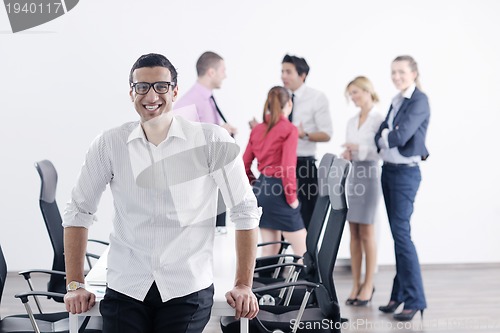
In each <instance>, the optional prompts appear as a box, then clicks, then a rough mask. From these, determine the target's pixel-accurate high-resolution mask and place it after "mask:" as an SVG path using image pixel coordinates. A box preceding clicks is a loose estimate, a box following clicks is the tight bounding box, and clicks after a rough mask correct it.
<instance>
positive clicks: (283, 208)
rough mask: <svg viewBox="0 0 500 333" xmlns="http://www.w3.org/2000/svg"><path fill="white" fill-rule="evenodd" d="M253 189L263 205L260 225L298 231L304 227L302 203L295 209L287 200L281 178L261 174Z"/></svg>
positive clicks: (260, 204) (274, 228) (261, 205)
mask: <svg viewBox="0 0 500 333" xmlns="http://www.w3.org/2000/svg"><path fill="white" fill-rule="evenodd" d="M253 190H254V193H255V196H256V197H257V201H258V203H259V206H260V207H262V216H261V218H260V223H259V227H261V228H267V229H273V230H281V231H298V230H300V229H303V228H304V221H303V220H302V216H301V215H300V205H299V207H297V208H295V209H293V208H292V207H290V205H289V204H288V203H287V202H286V198H285V191H284V189H283V183H282V182H281V178H274V177H266V176H264V175H260V177H259V179H258V180H256V181H255V183H254V185H253Z"/></svg>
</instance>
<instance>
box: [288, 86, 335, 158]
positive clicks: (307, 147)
mask: <svg viewBox="0 0 500 333" xmlns="http://www.w3.org/2000/svg"><path fill="white" fill-rule="evenodd" d="M293 94H294V98H293V116H292V117H293V118H292V120H293V124H294V125H295V126H297V127H298V126H299V124H300V123H302V127H303V128H304V131H305V132H307V133H313V132H325V133H326V134H328V135H329V136H330V137H331V136H332V134H333V128H332V119H331V117H330V108H329V107H328V99H327V98H326V96H325V94H323V93H322V92H321V91H319V90H316V89H313V88H310V87H308V86H306V85H305V84H303V85H302V86H300V88H299V89H297V90H295V91H294V92H293ZM315 154H316V142H312V141H309V140H299V144H298V146H297V156H314V155H315Z"/></svg>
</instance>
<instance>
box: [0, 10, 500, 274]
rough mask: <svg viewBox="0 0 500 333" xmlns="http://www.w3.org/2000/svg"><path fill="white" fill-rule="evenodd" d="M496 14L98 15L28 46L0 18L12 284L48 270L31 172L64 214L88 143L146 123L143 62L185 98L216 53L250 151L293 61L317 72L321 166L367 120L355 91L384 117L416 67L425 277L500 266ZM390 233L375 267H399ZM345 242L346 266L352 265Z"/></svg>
mask: <svg viewBox="0 0 500 333" xmlns="http://www.w3.org/2000/svg"><path fill="white" fill-rule="evenodd" d="M499 9H500V2H497V1H495V0H491V1H486V0H475V1H472V0H471V1H463V0H462V1H458V0H443V1H430V0H421V1H417V2H415V1H401V0H381V1H371V0H358V1H343V2H333V1H328V0H321V1H308V2H305V1H297V0H274V1H264V0H253V1H251V2H250V1H247V2H241V1H230V0H225V1H205V0H196V1H176V2H173V1H140V2H139V1H130V0H129V1H118V0H113V1H90V0H86V1H80V3H79V4H78V5H77V6H76V7H75V8H74V9H73V10H72V11H71V12H69V13H68V14H66V15H65V16H63V17H60V18H59V19H56V20H54V21H52V22H49V23H47V24H45V25H42V26H39V27H36V28H34V29H31V30H30V31H27V32H24V33H17V34H12V33H10V26H9V24H8V19H7V15H6V13H5V11H4V10H3V9H0V78H1V79H0V100H1V102H0V103H1V104H0V110H1V116H2V120H3V126H2V129H1V130H0V133H1V140H0V145H1V156H2V163H1V172H0V177H1V178H0V184H1V189H2V191H1V199H0V205H1V212H2V214H1V218H0V244H1V245H2V247H3V250H4V253H5V255H6V256H7V259H8V264H9V268H10V270H20V269H24V268H29V267H47V266H49V265H50V263H51V257H52V253H51V247H50V243H49V240H48V237H47V233H46V231H45V227H44V225H43V221H42V217H41V214H40V211H39V208H38V195H39V187H40V183H39V178H38V175H37V173H36V170H35V168H34V167H33V162H34V161H37V160H41V159H50V160H52V161H53V163H54V164H55V166H56V168H57V169H58V171H59V187H58V192H57V200H58V202H59V206H60V208H63V207H64V203H65V202H66V201H67V200H68V198H69V195H70V191H71V188H72V186H73V185H74V182H75V179H76V176H77V174H78V172H79V168H80V166H81V163H82V161H83V157H84V154H85V151H86V150H87V148H88V146H89V144H90V142H91V140H92V139H93V138H94V137H95V136H96V135H97V134H99V133H100V132H101V131H102V130H104V129H108V128H110V127H113V126H116V125H118V124H121V123H123V122H125V121H128V120H135V119H137V116H136V114H135V111H134V109H133V107H132V104H131V103H130V101H129V98H128V86H127V77H128V72H129V69H130V67H131V65H132V64H133V62H134V61H135V60H136V58H137V57H138V56H139V55H141V54H144V53H149V52H160V53H163V54H165V55H166V56H167V57H168V58H169V59H170V60H171V61H172V62H173V63H174V65H176V66H177V68H178V71H179V86H180V89H181V94H182V91H183V90H185V89H187V88H189V87H190V86H191V84H192V83H193V81H194V80H195V69H194V64H195V61H196V59H197V58H198V56H199V55H200V54H201V53H202V52H203V51H205V50H213V51H216V52H218V53H220V54H221V55H223V57H224V58H225V59H226V64H227V68H228V79H227V80H226V81H225V82H224V85H223V88H222V89H221V90H220V91H217V92H216V97H217V101H218V103H219V104H220V107H221V108H222V109H223V111H224V112H225V114H226V115H227V118H229V119H230V120H231V122H233V123H234V124H235V125H236V126H237V127H238V128H239V130H240V133H239V134H238V136H237V139H236V140H237V142H238V143H239V144H240V145H241V146H242V147H244V146H245V144H246V140H247V138H248V134H249V130H248V126H247V121H248V120H249V119H250V118H251V117H252V116H254V115H255V116H257V117H260V114H261V109H262V106H263V103H264V100H265V96H266V93H267V91H268V89H269V88H270V87H271V86H273V85H277V84H280V83H281V82H280V68H281V65H280V63H281V59H282V57H283V55H284V54H285V53H288V52H289V53H291V54H296V55H299V56H303V57H305V58H306V59H307V61H308V62H309V64H310V66H311V72H310V75H309V77H308V79H307V83H308V84H309V85H310V86H311V87H315V88H317V89H320V90H322V91H324V92H325V93H326V94H327V96H328V98H329V100H330V104H331V114H332V118H333V122H334V129H335V134H334V136H333V139H332V141H331V142H329V143H327V144H322V145H321V146H320V154H319V155H321V154H322V153H325V152H333V153H337V154H338V153H339V152H340V145H341V144H342V143H343V140H344V127H345V124H346V121H347V119H348V118H349V117H351V116H352V115H353V114H354V112H355V111H354V109H353V108H352V106H349V105H348V104H347V102H346V100H345V98H344V88H345V85H346V83H347V82H348V81H350V80H351V79H352V78H354V77H355V76H357V75H366V76H368V77H369V78H370V79H371V80H372V81H373V82H374V84H375V87H376V90H377V91H378V93H379V95H380V96H381V99H382V101H381V103H380V110H381V112H383V113H385V112H386V110H387V106H388V104H389V102H390V100H391V98H392V97H393V95H395V94H396V91H395V89H394V87H393V85H392V83H391V80H390V73H389V68H390V63H391V61H392V59H393V58H394V57H396V56H397V55H400V54H410V55H412V56H414V57H415V58H416V60H417V61H418V63H419V65H420V70H421V81H422V85H423V88H424V90H425V92H426V93H427V94H428V96H429V98H430V102H431V113H432V117H431V124H430V129H429V133H428V146H429V150H430V153H431V155H430V158H429V160H428V161H427V162H425V163H422V174H423V181H422V184H421V188H420V191H419V193H418V196H417V202H416V207H415V214H414V215H413V220H412V227H413V236H414V240H415V243H416V245H417V247H418V251H419V255H420V259H421V262H422V263H459V262H460V263H462V262H499V261H500V245H499V242H498V237H499V235H500V218H499V216H500V208H499V207H500V204H499V199H500V196H499V194H498V188H499V187H500V181H499V176H498V174H497V172H496V171H495V170H496V169H497V168H496V167H495V162H494V160H495V155H496V149H498V148H497V146H498V136H497V135H496V134H497V132H496V131H497V127H498V123H499V121H500V116H499V112H500V102H499V99H498V94H499V91H500V79H499V75H498V74H500V65H499V61H498V59H500V48H499V38H498V31H500V21H499V20H498V13H499ZM111 216H112V200H111V198H110V195H109V193H107V194H105V196H104V198H103V201H102V203H101V207H100V210H99V212H98V217H99V221H98V222H97V223H96V224H95V225H94V227H93V228H92V229H91V230H90V234H91V236H92V237H95V238H103V239H105V238H107V234H108V233H109V231H110V230H111V224H110V220H111ZM382 217H383V219H382V220H381V221H380V223H381V225H380V238H379V240H380V251H379V262H380V263H382V264H387V263H393V262H394V254H393V250H392V246H393V243H392V238H391V236H390V233H389V229H388V226H387V221H386V218H385V215H384V214H383V215H382ZM345 235H346V239H345V241H344V242H343V245H342V251H341V254H340V255H341V256H342V257H346V256H347V255H348V252H347V247H346V245H347V242H346V240H348V233H346V234H345ZM31 248H36V252H33V250H31Z"/></svg>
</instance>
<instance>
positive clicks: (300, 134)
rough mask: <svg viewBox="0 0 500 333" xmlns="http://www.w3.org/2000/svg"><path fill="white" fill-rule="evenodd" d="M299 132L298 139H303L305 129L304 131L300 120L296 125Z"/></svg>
mask: <svg viewBox="0 0 500 333" xmlns="http://www.w3.org/2000/svg"><path fill="white" fill-rule="evenodd" d="M297 129H298V132H299V139H303V138H304V137H305V136H306V131H304V126H302V122H300V124H299V126H297Z"/></svg>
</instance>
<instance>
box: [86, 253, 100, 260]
mask: <svg viewBox="0 0 500 333" xmlns="http://www.w3.org/2000/svg"><path fill="white" fill-rule="evenodd" d="M85 256H86V257H87V258H88V257H90V258H94V259H99V258H100V257H101V256H99V255H97V254H93V253H88V252H87V253H85Z"/></svg>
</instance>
